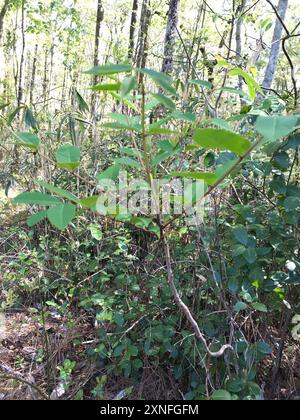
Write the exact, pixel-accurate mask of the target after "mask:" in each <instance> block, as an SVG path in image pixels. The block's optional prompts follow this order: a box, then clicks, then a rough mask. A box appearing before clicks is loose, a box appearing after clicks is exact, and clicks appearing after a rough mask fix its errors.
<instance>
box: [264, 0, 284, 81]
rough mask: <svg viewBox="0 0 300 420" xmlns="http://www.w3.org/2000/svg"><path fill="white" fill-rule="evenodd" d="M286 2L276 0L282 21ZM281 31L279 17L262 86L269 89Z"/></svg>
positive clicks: (273, 73)
mask: <svg viewBox="0 0 300 420" xmlns="http://www.w3.org/2000/svg"><path fill="white" fill-rule="evenodd" d="M288 3H289V1H288V0H279V2H278V8H277V9H278V14H279V16H280V17H281V19H282V20H283V21H284V20H285V16H286V12H287V8H288ZM282 31H283V27H282V23H281V22H280V20H279V19H276V25H275V29H274V34H273V40H272V47H271V53H270V58H269V63H268V66H267V69H266V73H265V77H264V81H263V87H264V88H266V89H271V87H272V83H273V80H274V76H275V72H276V68H277V63H278V56H279V52H280V44H281V37H282Z"/></svg>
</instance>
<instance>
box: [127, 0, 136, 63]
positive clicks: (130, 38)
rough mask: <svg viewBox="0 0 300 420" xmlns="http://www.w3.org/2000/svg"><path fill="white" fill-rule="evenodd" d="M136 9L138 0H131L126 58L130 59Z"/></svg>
mask: <svg viewBox="0 0 300 420" xmlns="http://www.w3.org/2000/svg"><path fill="white" fill-rule="evenodd" d="M137 11H138V0H133V5H132V12H131V22H130V34H129V48H128V58H129V59H130V60H131V59H132V56H133V51H134V35H135V30H136V23H137Z"/></svg>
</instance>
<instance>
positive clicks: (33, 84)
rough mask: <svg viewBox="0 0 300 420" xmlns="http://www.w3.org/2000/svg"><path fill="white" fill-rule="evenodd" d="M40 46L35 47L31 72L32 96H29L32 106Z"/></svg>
mask: <svg viewBox="0 0 300 420" xmlns="http://www.w3.org/2000/svg"><path fill="white" fill-rule="evenodd" d="M38 48H39V46H38V44H36V45H35V48H34V56H33V61H32V71H31V81H30V94H29V102H30V105H32V104H33V92H34V88H35V76H36V64H37V55H38Z"/></svg>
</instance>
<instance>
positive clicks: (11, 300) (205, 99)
mask: <svg viewBox="0 0 300 420" xmlns="http://www.w3.org/2000/svg"><path fill="white" fill-rule="evenodd" d="M53 7H54V6H53ZM57 11H58V12H59V13H62V15H61V16H60V18H62V17H64V16H65V13H67V11H66V9H60V8H59V9H58V10H57ZM30 12H31V11H30ZM72 22H73V23H74V24H76V25H80V24H81V22H80V19H79V17H78V16H77V12H76V10H74V11H73V12H72ZM40 23H41V22H40ZM40 23H39V24H37V25H35V27H34V30H35V31H38V30H41V31H42V30H44V29H43V28H41V27H40ZM267 23H268V22H266V23H265V25H266V24H267ZM32 30H33V29H32ZM75 35H76V33H75V34H74V33H73V32H70V33H69V38H68V41H66V42H70V43H71V41H72V42H73V44H72V45H73V46H74V45H77V42H78V43H79V42H80V41H79V40H78V39H77V38H76V37H75V39H72V40H70V38H72V37H73V36H75ZM61 36H66V34H65V33H62V34H61ZM118 53H119V54H120V55H121V52H118ZM115 54H116V55H115V56H114V57H112V60H110V61H111V62H113V64H109V63H105V64H104V65H96V66H94V67H92V68H90V69H89V70H87V71H82V72H81V74H82V75H85V76H86V77H89V78H90V79H92V80H93V82H92V83H93V86H92V88H91V90H92V92H93V95H96V97H97V100H98V101H99V103H100V104H102V105H103V104H104V109H105V112H103V113H102V114H101V115H100V114H99V118H98V119H99V121H94V120H93V118H94V116H92V118H91V121H90V108H91V107H90V104H89V100H88V99H87V97H88V91H87V89H86V90H85V89H84V87H82V89H81V88H79V87H78V85H77V87H76V88H75V86H72V89H71V90H70V92H71V101H70V105H69V107H68V108H67V109H62V110H61V111H60V112H57V113H54V114H53V115H47V113H46V112H42V113H38V112H36V109H34V108H33V107H32V106H31V105H32V104H31V105H30V106H29V105H25V104H24V105H21V107H16V104H15V103H13V102H12V103H8V104H6V103H4V102H3V105H1V108H0V110H1V114H0V115H1V120H0V129H1V145H2V146H3V150H4V152H5V156H6V159H7V160H6V161H5V162H3V168H2V169H1V173H0V175H1V179H0V181H1V180H2V181H3V182H2V183H3V187H4V190H5V194H6V198H5V199H4V198H3V200H2V201H3V203H1V207H0V211H1V213H0V220H1V224H3V226H4V227H5V230H4V229H3V233H2V234H3V241H2V239H1V243H0V252H1V256H0V264H1V267H2V273H1V289H2V294H1V309H2V310H3V311H4V312H5V311H10V310H24V309H25V308H27V310H28V311H29V312H30V314H31V315H32V317H33V318H35V319H36V322H38V323H39V325H41V326H42V336H43V345H41V346H40V348H39V349H38V352H37V353H36V356H35V363H37V364H38V365H41V366H45V372H46V373H45V377H46V379H45V380H44V381H43V382H42V383H41V388H42V389H46V392H47V393H48V394H49V395H50V394H51V392H52V391H53V389H55V386H57V382H60V383H62V384H63V392H62V395H64V394H65V393H69V394H68V395H69V397H70V398H75V399H84V398H95V399H104V398H107V396H108V394H109V391H108V389H109V385H110V383H111V382H117V383H118V381H120V383H121V384H122V385H120V388H119V389H118V390H117V391H116V394H120V393H121V394H120V395H121V397H120V398H121V399H122V398H147V397H148V398H149V397H150V398H153V399H158V398H159V397H165V398H167V397H169V398H170V399H179V398H184V399H187V400H206V399H213V400H228V399H229V400H261V399H262V398H267V397H268V396H272V392H274V389H273V386H274V383H275V382H276V380H277V379H278V378H277V377H278V369H279V367H280V364H281V358H282V348H281V346H284V343H285V341H286V340H292V339H293V340H294V341H295V342H297V341H298V340H299V333H298V331H299V311H300V306H299V290H300V289H299V285H300V257H299V219H300V212H299V210H300V186H299V147H300V134H299V129H300V114H299V112H298V111H297V109H294V107H293V104H292V102H293V99H294V96H295V95H293V94H292V93H291V94H290V95H288V96H286V97H283V96H282V95H281V93H283V92H281V91H280V93H279V94H278V92H277V94H276V92H275V93H274V92H269V93H266V92H265V90H263V89H262V87H261V86H260V84H259V83H258V81H257V80H258V77H257V73H256V71H255V69H254V68H252V69H251V70H249V69H242V66H239V65H236V63H235V62H234V60H231V59H230V55H229V56H228V57H227V59H226V60H225V59H224V58H222V59H221V58H220V57H218V60H217V62H216V63H215V64H214V67H215V68H217V69H218V71H219V72H222V71H225V78H224V79H221V78H220V80H219V79H218V78H216V80H213V81H209V80H206V79H208V78H209V77H206V76H209V75H210V73H208V75H207V74H205V73H206V70H205V71H204V74H203V76H204V79H200V78H192V77H197V76H196V74H194V75H193V76H192V77H190V76H191V75H190V74H188V72H187V74H186V78H185V81H184V80H183V79H184V78H183V77H181V75H180V76H179V77H178V78H176V77H172V76H169V75H167V74H165V73H161V72H159V71H157V70H154V69H148V68H142V69H140V68H138V67H136V66H134V65H131V64H130V60H126V59H124V57H123V56H122V60H120V56H117V55H118V54H117V52H115ZM68 58H69V59H71V57H70V56H69V57H68ZM113 58H114V59H113ZM74 60H75V58H74ZM68 65H70V67H72V63H71V64H70V63H69V64H68ZM74 66H75V65H74ZM205 66H207V63H206V64H204V68H205ZM184 69H185V68H184V67H183V69H182V73H183V74H184ZM246 70H247V71H246ZM85 76H84V77H85ZM238 81H242V87H243V86H244V87H246V89H245V91H244V90H241V89H240V87H241V86H239V87H236V86H237V83H238ZM94 82H95V83H94ZM212 82H213V83H212ZM79 92H80V93H79ZM222 95H225V99H224V96H222ZM214 100H216V101H217V103H216V105H215V107H212V106H211V103H213V101H214ZM220 100H221V107H224V110H222V111H223V112H219V105H218V103H219V101H220ZM296 101H297V95H296ZM92 102H93V101H92ZM228 108H229V109H228ZM96 119H97V118H96ZM92 120H93V121H92ZM99 136H100V137H99ZM99 138H100V139H101V141H99ZM124 170H126V171H127V176H128V178H129V180H131V181H132V180H138V183H139V188H140V189H141V190H142V191H143V190H146V189H150V190H151V191H152V192H153V191H154V190H155V188H154V187H153V185H152V181H153V180H154V179H160V180H163V181H165V183H169V182H171V181H172V180H174V179H175V180H191V182H192V183H191V184H189V185H190V186H191V185H193V182H194V181H195V180H197V181H202V184H203V188H204V190H203V191H202V196H201V197H200V201H201V202H202V201H203V202H205V205H204V215H203V220H202V221H201V223H197V224H191V223H189V222H190V221H191V220H190V219H191V218H190V217H189V215H188V214H186V213H183V214H180V215H177V214H174V213H173V210H174V207H175V206H176V203H178V197H176V195H175V194H174V195H173V196H172V201H171V205H170V209H169V210H170V211H169V212H165V213H163V214H162V213H159V214H154V215H149V214H144V212H143V209H142V206H141V203H139V204H140V207H139V209H140V211H135V212H134V211H132V212H127V213H126V214H124V211H123V210H124V209H123V208H122V205H121V204H119V206H117V208H116V209H115V208H114V206H110V205H108V203H107V201H106V200H107V196H105V192H106V193H107V191H104V190H103V189H102V190H101V189H100V190H99V184H101V182H103V180H106V181H107V180H108V181H111V182H114V181H117V180H118V178H119V175H120V173H121V172H122V171H124ZM14 185H16V186H17V187H18V193H17V194H14V198H13V199H9V198H8V197H9V196H10V191H11V190H12V189H13V188H14ZM111 185H112V184H109V186H108V187H107V189H108V190H110V188H112V187H111ZM194 185H196V184H195V183H194ZM191 188H192V187H191ZM156 193H157V191H154V196H155V198H157V197H156V195H155V194H156ZM103 197H104V198H103ZM198 198H199V197H198ZM176 200H177V201H176ZM146 201H148V198H147V199H146ZM195 202H196V200H195V191H194V190H193V194H192V199H191V203H190V204H195ZM24 206H26V207H24ZM24 208H25V209H26V210H25V211H24ZM159 208H160V210H161V209H162V205H161V204H159ZM11 212H15V217H16V219H13V220H10V219H11V218H13V216H12V215H11V214H10V213H11ZM24 216H25V217H24ZM1 231H2V228H1ZM185 308H187V310H185ZM187 312H189V313H187ZM191 317H192V320H195V321H196V323H197V324H198V328H199V330H200V332H201V334H203V337H205V338H203V339H202V338H201V337H199V334H198V333H197V328H195V327H194V325H193V322H191ZM55 318H56V319H58V320H59V322H61V323H62V324H63V326H64V328H65V330H66V331H68V334H70V336H72V337H74V339H73V340H70V341H71V343H69V347H68V350H67V351H66V352H65V353H64V358H63V360H60V361H59V362H58V363H57V366H55V367H56V368H57V369H53V368H51V360H53V358H51V354H50V347H49V346H50V345H49V343H50V341H51V340H50V338H49V336H50V334H51V332H50V333H49V331H48V329H47V320H51V319H55ZM81 325H82V326H83V328H87V327H86V326H87V325H88V326H89V329H88V331H86V335H85V333H84V332H82V330H80V326H81ZM276 337H277V338H276ZM280 339H281V340H280ZM295 345H296V344H295ZM222 346H227V348H226V350H225V351H223V352H221V354H219V356H220V357H215V353H214V352H216V353H218V351H219V350H220V348H221V347H222ZM278 349H279V351H278ZM280 351H281V353H280ZM82 362H84V363H85V364H88V365H89V366H93V367H94V368H95V371H94V372H93V375H91V378H89V379H88V380H87V383H84V385H82V386H80V387H79V389H78V388H76V386H74V384H73V378H74V376H75V375H76V369H78V367H79V366H81V363H82ZM278 363H279V367H278V365H277V364H278ZM148 377H149V378H150V382H152V388H151V386H150V385H149V383H148V382H147V380H148ZM156 377H160V378H162V379H161V380H162V382H163V383H164V384H165V387H162V386H161V385H160V386H159V387H158V386H157V382H156V381H157V379H155V378H156ZM272 381H273V383H272ZM74 382H75V380H74ZM141 384H147V385H145V391H143V390H141V388H142V386H141ZM168 387H172V392H171V391H170V392H171V393H170V395H169V396H168V395H167V391H166V388H168ZM266 387H267V391H266V392H265V388H266ZM155 388H158V393H159V394H160V395H158V394H157V393H156V392H155ZM162 393H165V394H164V395H161V394H162ZM268 393H269V395H268ZM109 396H110V397H115V395H109Z"/></svg>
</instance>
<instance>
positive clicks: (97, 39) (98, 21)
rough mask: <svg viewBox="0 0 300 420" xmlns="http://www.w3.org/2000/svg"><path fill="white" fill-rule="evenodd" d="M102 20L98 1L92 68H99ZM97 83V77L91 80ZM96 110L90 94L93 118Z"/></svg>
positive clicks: (102, 14)
mask: <svg viewBox="0 0 300 420" xmlns="http://www.w3.org/2000/svg"><path fill="white" fill-rule="evenodd" d="M103 19H104V9H103V6H102V0H98V7H97V19H96V29H95V46H94V67H96V66H99V45H100V29H101V23H102V22H103ZM98 81H99V76H95V77H94V78H93V85H96V84H97V83H98ZM95 108H96V94H95V92H93V93H92V97H91V115H92V116H94V114H95Z"/></svg>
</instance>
